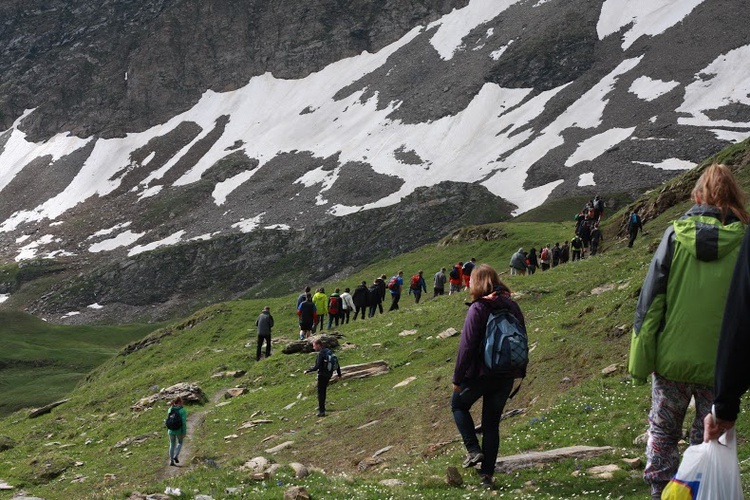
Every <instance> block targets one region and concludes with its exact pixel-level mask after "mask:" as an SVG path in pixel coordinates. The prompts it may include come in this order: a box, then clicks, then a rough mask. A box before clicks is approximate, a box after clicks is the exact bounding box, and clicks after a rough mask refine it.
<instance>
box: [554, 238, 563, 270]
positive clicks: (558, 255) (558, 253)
mask: <svg viewBox="0 0 750 500" xmlns="http://www.w3.org/2000/svg"><path fill="white" fill-rule="evenodd" d="M561 257H562V248H560V242H559V241H556V242H555V246H554V247H552V267H557V266H559V265H560V258H561Z"/></svg>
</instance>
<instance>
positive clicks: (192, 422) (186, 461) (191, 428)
mask: <svg viewBox="0 0 750 500" xmlns="http://www.w3.org/2000/svg"><path fill="white" fill-rule="evenodd" d="M225 392H226V389H223V390H220V391H218V392H217V393H216V394H214V396H213V398H211V405H210V406H213V405H215V404H216V403H218V402H219V400H220V399H221V398H222V396H224V393H225ZM208 406H209V405H206V406H204V407H203V408H202V409H201V410H200V411H196V412H190V409H189V408H188V418H187V435H186V436H185V439H183V441H182V449H181V450H180V463H179V465H175V466H172V465H169V460H168V459H169V457H168V456H167V455H168V453H167V452H168V451H169V443H168V442H167V443H166V446H167V448H165V450H164V451H165V453H164V455H165V460H164V462H165V463H166V464H167V465H166V466H165V467H164V473H163V474H162V477H163V478H165V479H166V478H170V477H175V476H178V475H180V474H182V473H183V472H185V471H187V470H188V469H189V468H190V463H191V461H192V459H193V434H194V432H195V429H196V428H197V427H200V426H201V425H203V422H204V421H205V420H206V414H207V413H208V410H209V409H210V408H208Z"/></svg>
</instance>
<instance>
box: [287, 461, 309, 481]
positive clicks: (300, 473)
mask: <svg viewBox="0 0 750 500" xmlns="http://www.w3.org/2000/svg"><path fill="white" fill-rule="evenodd" d="M289 467H291V468H292V469H294V477H296V478H297V479H302V478H305V477H307V476H308V475H309V474H310V472H309V471H308V470H307V467H305V466H304V465H302V464H301V463H299V462H292V463H290V464H289Z"/></svg>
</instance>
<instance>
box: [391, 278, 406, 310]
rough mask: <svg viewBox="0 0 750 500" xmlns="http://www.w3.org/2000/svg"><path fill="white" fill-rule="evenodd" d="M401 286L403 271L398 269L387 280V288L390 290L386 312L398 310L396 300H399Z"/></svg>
mask: <svg viewBox="0 0 750 500" xmlns="http://www.w3.org/2000/svg"><path fill="white" fill-rule="evenodd" d="M403 288H404V272H403V271H399V272H398V274H397V275H395V276H394V277H393V278H391V280H390V281H389V282H388V290H390V291H391V307H390V308H389V309H388V312H391V311H397V310H398V302H399V301H400V300H401V290H403Z"/></svg>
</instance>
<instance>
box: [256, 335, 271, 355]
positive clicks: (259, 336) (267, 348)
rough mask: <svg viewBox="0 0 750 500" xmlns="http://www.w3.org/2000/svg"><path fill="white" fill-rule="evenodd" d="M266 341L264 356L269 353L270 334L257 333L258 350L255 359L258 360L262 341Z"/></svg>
mask: <svg viewBox="0 0 750 500" xmlns="http://www.w3.org/2000/svg"><path fill="white" fill-rule="evenodd" d="M264 340H265V341H266V357H268V356H270V355H271V336H270V335H258V352H257V354H256V355H255V359H256V360H257V361H260V351H261V350H262V349H261V348H262V346H263V341H264Z"/></svg>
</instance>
